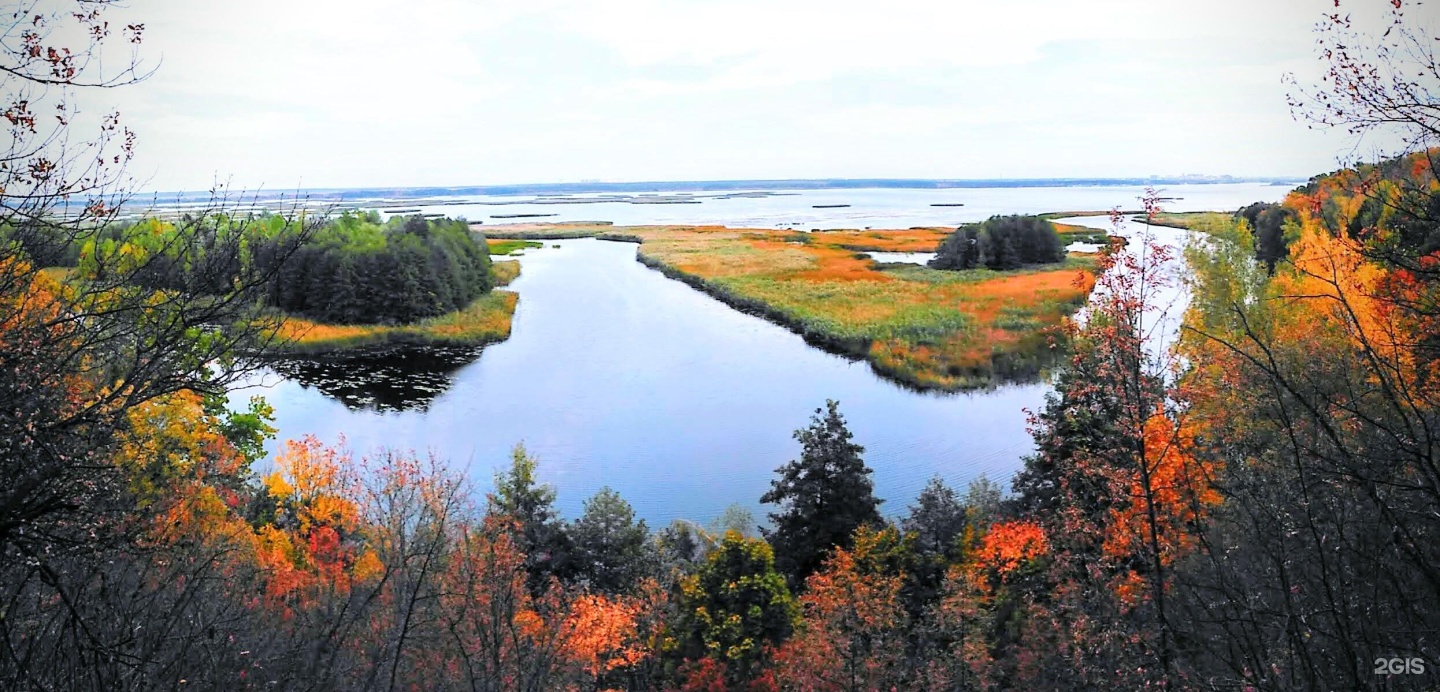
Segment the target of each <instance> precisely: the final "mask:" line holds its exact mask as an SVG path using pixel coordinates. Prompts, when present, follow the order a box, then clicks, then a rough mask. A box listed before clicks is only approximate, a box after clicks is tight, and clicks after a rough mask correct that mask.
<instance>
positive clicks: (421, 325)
mask: <svg viewBox="0 0 1440 692" xmlns="http://www.w3.org/2000/svg"><path fill="white" fill-rule="evenodd" d="M490 273H491V277H492V279H493V281H494V283H495V285H496V286H505V285H507V284H509V283H510V282H511V281H514V280H515V278H516V277H518V276H520V263H519V262H517V261H515V260H504V261H499V262H494V263H492V264H491V266H490ZM519 301H520V296H519V295H517V294H516V293H514V292H512V291H490V292H488V293H485V294H484V295H482V296H480V297H479V298H476V299H475V300H474V301H472V302H471V303H470V304H469V305H468V306H466V307H465V308H464V309H461V310H456V311H453V312H448V313H446V314H444V315H439V316H436V317H429V318H426V319H423V320H419V321H416V322H411V323H409V324H397V325H383V324H325V323H322V322H316V321H313V320H308V319H305V318H303V317H297V316H285V317H282V318H280V320H279V324H278V327H277V328H276V330H275V333H274V336H275V337H276V341H277V343H278V344H279V347H280V349H281V351H282V352H286V353H307V354H314V353H327V352H332V351H342V350H347V349H354V348H369V347H376V346H391V345H397V344H424V345H434V346H480V345H483V344H488V343H494V342H496V341H504V340H505V339H508V338H510V326H511V320H512V319H513V318H514V316H515V308H516V306H517V305H518V304H519Z"/></svg>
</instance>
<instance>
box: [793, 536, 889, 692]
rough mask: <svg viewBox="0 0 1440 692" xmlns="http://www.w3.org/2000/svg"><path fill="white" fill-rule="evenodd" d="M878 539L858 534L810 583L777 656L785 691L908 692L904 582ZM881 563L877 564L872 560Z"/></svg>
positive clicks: (880, 538) (881, 538) (887, 540)
mask: <svg viewBox="0 0 1440 692" xmlns="http://www.w3.org/2000/svg"><path fill="white" fill-rule="evenodd" d="M891 540H893V532H892V536H890V537H886V536H883V535H882V534H881V532H874V531H870V530H868V529H865V528H862V529H861V530H860V532H859V535H858V536H857V538H856V541H855V548H854V550H853V551H850V550H845V549H838V550H836V551H835V554H834V555H832V556H830V557H829V558H828V559H827V560H826V561H825V566H824V567H823V568H822V569H821V570H820V571H818V572H816V573H815V574H813V575H811V576H810V578H809V580H808V584H807V587H806V590H805V593H804V594H803V595H802V596H801V597H800V605H801V607H802V608H803V612H804V617H803V619H802V620H801V623H800V626H799V628H798V629H797V631H796V633H795V635H794V636H793V637H791V638H790V640H789V641H787V642H786V643H785V646H784V647H782V648H781V649H780V651H779V652H778V653H777V654H776V665H775V668H776V671H777V676H778V677H779V679H780V682H781V683H782V684H783V685H784V686H785V687H786V689H798V690H827V691H828V690H836V691H840V690H844V691H846V692H851V691H853V692H863V691H865V690H893V689H909V688H912V687H913V683H914V682H915V681H913V680H911V679H910V676H909V675H908V673H909V669H908V668H907V665H906V664H907V660H906V645H907V635H908V631H909V629H910V619H909V616H908V615H907V613H906V610H905V607H904V604H903V602H902V598H901V592H902V590H903V587H904V583H905V574H904V573H903V572H896V571H894V570H892V569H887V567H888V565H886V564H885V562H886V560H885V557H884V556H883V555H873V554H872V553H873V552H875V551H877V550H878V551H880V552H882V553H883V552H888V551H887V550H886V546H885V545H884V544H885V543H887V542H889V541H891ZM877 557H878V558H880V559H878V560H877V559H875V558H877Z"/></svg>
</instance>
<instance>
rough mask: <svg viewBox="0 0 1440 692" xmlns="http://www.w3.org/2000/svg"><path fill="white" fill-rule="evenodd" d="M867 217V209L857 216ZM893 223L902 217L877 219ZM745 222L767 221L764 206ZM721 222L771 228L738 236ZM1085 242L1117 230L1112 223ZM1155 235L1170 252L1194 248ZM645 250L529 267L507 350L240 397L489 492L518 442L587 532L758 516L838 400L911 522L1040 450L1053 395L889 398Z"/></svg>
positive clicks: (355, 367)
mask: <svg viewBox="0 0 1440 692" xmlns="http://www.w3.org/2000/svg"><path fill="white" fill-rule="evenodd" d="M1187 187H1193V188H1198V189H1196V190H1189V189H1187V190H1183V191H1179V192H1177V191H1176V190H1175V189H1174V188H1172V189H1170V190H1168V191H1167V194H1169V195H1172V196H1180V197H1184V199H1182V200H1178V201H1176V202H1174V203H1172V204H1171V206H1170V208H1171V209H1174V210H1177V211H1182V210H1187V209H1235V208H1239V207H1240V206H1242V205H1244V204H1248V203H1249V202H1253V201H1256V200H1276V199H1279V198H1280V197H1281V196H1282V195H1283V194H1284V192H1285V188H1283V187H1275V186H1264V185H1248V186H1239V185H1237V186H1226V185H1208V186H1187ZM1139 193H1140V190H1139V189H1138V188H1135V189H1131V188H1098V189H1088V188H1048V189H1033V188H1032V189H996V190H976V189H966V190H949V191H947V190H861V191H857V190H839V191H818V192H815V193H809V192H807V193H805V194H803V195H799V196H796V197H775V198H765V199H733V200H720V201H716V202H705V203H703V204H699V205H678V207H679V208H681V209H685V210H687V211H686V212H685V213H691V212H690V210H695V209H703V208H705V207H710V206H711V205H712V204H720V203H721V202H724V203H730V202H738V203H741V204H752V203H753V204H755V205H761V204H771V203H773V201H774V200H796V199H797V198H798V199H801V200H804V199H806V198H808V200H809V201H804V205H805V208H804V209H803V210H800V209H799V208H798V207H799V204H800V202H797V201H787V202H785V204H788V205H790V208H792V210H793V211H795V213H806V214H810V213H814V214H816V215H817V216H816V217H813V218H814V219H815V220H813V222H812V223H813V224H814V225H815V226H816V227H827V228H828V227H840V226H842V225H844V224H845V223H846V222H847V221H852V220H853V219H851V218H850V217H847V216H844V215H846V214H852V213H863V214H878V215H880V216H876V217H874V218H875V219H882V220H884V219H888V222H886V223H884V224H882V225H883V226H886V227H897V226H900V227H904V226H908V225H924V219H931V218H934V217H935V216H936V215H938V214H946V215H950V216H954V217H956V218H955V219H954V220H955V221H956V222H968V221H975V220H980V219H983V218H986V217H987V216H989V215H991V214H994V213H1018V212H1038V211H1048V210H1056V209H1103V208H1106V207H1111V206H1121V207H1126V208H1129V207H1133V206H1135V205H1136V201H1135V198H1136V197H1137V196H1138V195H1139ZM937 196H938V197H943V198H944V199H941V200H939V201H945V200H948V199H950V198H951V197H963V198H964V200H963V201H965V202H966V204H967V206H965V207H958V208H949V207H945V208H934V207H930V206H928V205H929V204H930V201H926V200H931V201H934V199H935V198H937ZM831 197H835V198H843V199H844V200H848V201H851V202H855V203H856V206H855V207H852V208H845V209H829V210H826V209H820V210H814V209H810V207H809V205H810V204H814V203H816V202H814V201H813V200H814V199H817V198H826V199H828V198H831ZM862 199H868V200H872V203H869V204H865V205H861V204H860V203H859V201H860V200H862ZM439 208H441V209H446V211H448V212H450V213H455V212H454V208H446V207H439ZM615 208H620V207H618V206H617V207H615ZM675 208H676V207H672V206H667V205H653V206H652V207H651V209H652V210H654V211H653V214H654V215H653V216H650V217H646V219H645V220H644V221H645V222H649V223H671V222H675V221H674V220H673V217H672V216H666V215H673V214H674V213H675V212H673V211H672V210H673V209H675ZM890 208H893V209H895V210H896V211H894V212H893V214H892V215H891V216H883V214H886V213H889V212H886V211H885V209H890ZM491 209H496V207H491ZM499 209H502V210H504V211H503V212H502V213H511V212H512V211H515V209H514V208H512V207H499ZM715 209H721V207H719V206H716V207H713V208H712V211H714V210H715ZM735 209H741V208H740V207H735ZM556 210H559V211H560V212H563V213H566V214H569V213H571V212H570V211H569V210H571V207H570V206H569V205H564V206H552V207H549V208H548V209H546V211H547V212H550V211H556ZM741 211H745V210H744V209H741ZM821 212H831V213H832V214H831V215H829V216H819V213H821ZM515 213H520V212H519V211H515ZM745 213H746V214H749V215H750V216H746V217H745V218H749V219H751V220H755V219H756V218H758V217H755V216H754V214H756V213H758V212H757V211H756V209H755V208H754V207H751V208H748V211H745ZM784 213H790V212H784ZM577 215H578V216H584V214H577ZM867 218H869V217H867ZM917 219H919V220H920V222H918V223H913V224H912V223H910V222H911V221H916V220H917ZM717 220H723V221H726V222H728V223H732V225H758V224H748V223H742V222H739V221H740V217H725V218H723V219H717ZM871 220H873V219H871ZM640 221H641V220H638V219H631V220H628V221H627V222H640ZM875 223H877V224H878V223H879V221H876V222H875ZM1085 223H1087V224H1090V225H1095V226H1099V227H1104V226H1105V225H1107V224H1108V220H1106V219H1103V218H1094V219H1090V220H1088V221H1086V222H1085ZM877 227H880V226H879V225H877ZM1157 231H1158V232H1159V233H1162V234H1164V238H1165V239H1166V242H1171V243H1178V242H1180V241H1179V239H1180V238H1181V237H1183V235H1184V234H1183V233H1181V232H1178V231H1174V230H1173V229H1157ZM557 246H558V247H557ZM635 251H636V245H634V244H631V243H615V242H605V241H599V240H594V239H581V240H565V241H547V242H546V244H545V246H544V247H543V248H539V249H533V250H528V251H526V252H525V253H524V254H523V255H521V256H519V257H518V259H519V260H520V262H521V265H522V268H523V271H522V274H521V277H520V278H519V279H518V280H517V281H516V282H515V283H514V284H512V286H511V289H512V290H515V291H517V292H518V293H519V294H520V305H519V309H518V311H517V313H516V316H515V323H514V332H513V334H512V336H511V338H510V339H509V340H508V341H505V342H502V343H499V344H494V345H491V346H488V347H486V348H484V349H483V350H473V349H459V350H442V351H423V352H401V353H394V352H391V353H385V354H380V355H366V356H360V357H352V358H348V359H344V360H340V361H328V360H327V361H299V362H296V363H290V364H286V365H285V366H284V367H283V368H280V370H281V371H283V372H284V375H281V374H278V373H276V372H270V373H268V374H266V375H265V376H264V377H263V378H258V379H257V380H256V383H257V384H259V385H262V386H260V387H252V388H250V389H247V390H243V391H238V392H236V397H237V399H238V398H243V397H246V396H248V395H250V394H252V393H260V394H263V395H264V396H266V398H267V399H268V400H269V401H270V403H271V404H272V405H273V406H274V407H275V410H276V415H277V426H278V427H279V429H280V436H281V438H282V439H283V438H287V437H289V438H295V437H300V436H302V435H306V434H314V435H316V436H317V437H318V438H319V439H321V440H322V441H324V442H327V443H335V442H338V441H339V440H340V439H341V438H342V435H343V437H344V439H345V440H346V441H347V442H348V444H349V446H350V447H351V448H352V449H354V450H356V451H357V452H364V451H367V450H373V449H376V448H379V447H382V446H389V447H397V448H401V449H413V450H416V451H417V452H420V453H426V452H433V453H435V454H437V455H440V456H442V457H445V458H447V459H448V460H449V461H450V463H451V464H452V465H453V466H455V467H457V468H459V469H461V470H463V471H464V472H466V473H468V475H469V476H470V477H471V479H472V480H473V481H474V482H475V485H476V487H477V489H479V490H480V491H484V490H488V488H489V486H490V479H491V478H492V477H493V473H494V471H495V470H496V469H497V468H501V467H503V466H504V465H506V464H507V463H508V454H509V450H510V448H511V446H513V445H514V444H515V443H517V442H522V441H523V442H524V443H525V445H526V446H527V447H528V448H529V449H530V450H531V451H532V452H533V453H534V454H536V455H537V456H538V457H539V458H540V460H541V466H540V476H541V477H542V479H543V480H546V481H549V482H552V483H554V484H555V485H556V486H557V488H558V490H559V504H560V507H561V509H562V510H563V511H564V512H565V513H566V515H568V516H571V517H574V516H578V514H579V512H580V506H581V502H582V501H583V500H584V499H585V498H587V497H589V496H590V495H591V494H593V493H594V492H595V491H596V490H598V489H599V488H600V487H602V486H606V485H608V486H610V487H612V488H614V489H615V490H617V491H619V492H620V493H621V494H622V495H623V496H624V497H625V498H626V499H628V500H629V501H630V502H631V503H632V504H633V505H634V506H635V509H636V512H637V514H638V515H639V516H640V517H643V518H645V519H646V520H647V521H648V522H649V523H650V524H651V525H659V524H663V523H665V522H668V521H669V520H670V519H673V518H677V517H685V518H690V519H695V520H699V521H706V520H709V519H710V518H712V517H714V516H716V515H718V514H719V513H720V512H721V511H722V510H723V509H724V508H725V507H726V506H727V505H729V504H731V503H734V502H739V503H742V504H745V505H748V506H750V507H751V508H752V509H755V510H756V511H757V515H760V514H761V513H763V511H764V510H765V508H763V507H761V506H760V505H758V498H759V497H760V495H761V494H762V493H764V492H765V490H766V489H768V487H769V482H770V479H771V478H773V477H774V470H775V468H776V467H778V466H780V465H782V464H784V463H785V462H786V461H788V460H790V459H792V458H794V457H795V456H796V455H797V454H798V452H799V447H798V444H796V443H795V441H794V440H793V439H792V438H791V433H792V431H793V430H794V429H795V428H798V427H801V426H803V425H805V424H806V423H807V421H808V417H809V414H810V412H811V411H812V410H813V409H815V408H816V407H818V406H821V405H822V404H823V403H824V401H825V399H826V398H834V399H838V400H839V401H840V402H841V411H842V412H843V413H844V414H845V416H846V418H847V419H848V420H849V422H850V427H851V430H852V431H853V432H854V433H855V437H856V441H857V442H859V443H860V444H863V445H865V446H866V448H867V451H866V454H865V458H866V461H867V462H868V464H869V465H870V466H871V467H872V468H873V469H874V470H875V473H874V476H873V477H874V480H875V488H876V492H877V494H878V495H879V496H880V497H882V498H885V499H886V500H887V503H886V504H885V505H884V506H883V507H882V509H883V510H884V511H886V513H887V514H896V513H900V512H903V511H904V510H905V507H906V505H907V504H908V503H909V502H911V501H913V499H914V497H915V495H916V494H917V493H918V492H919V490H920V488H922V487H923V486H924V484H925V482H926V480H927V479H929V478H930V477H931V476H932V475H935V474H940V475H942V476H943V477H944V478H945V479H946V481H947V482H948V483H950V484H951V485H952V487H956V488H963V487H964V486H965V485H966V484H967V483H968V482H969V481H970V480H971V479H972V478H974V477H976V476H978V475H980V474H982V473H984V474H986V475H988V476H989V477H990V478H992V479H994V480H996V481H997V482H1002V483H1005V482H1006V481H1008V479H1009V477H1010V475H1011V474H1013V473H1014V472H1015V471H1016V470H1017V469H1018V468H1019V465H1020V459H1021V457H1022V456H1023V455H1025V454H1026V453H1028V452H1030V451H1031V450H1032V442H1031V439H1030V437H1029V435H1028V434H1027V432H1026V413H1025V411H1026V409H1030V410H1037V409H1038V408H1039V407H1040V406H1042V405H1043V401H1044V395H1045V392H1046V391H1047V390H1048V386H1047V385H1045V384H1044V383H1038V382H1037V383H1034V384H1028V385H1011V386H1003V387H999V388H996V389H992V390H986V391H978V392H971V393H961V394H937V393H917V392H914V391H911V390H908V389H906V388H904V387H901V386H898V385H896V384H893V383H891V382H888V381H886V380H883V379H881V378H880V377H878V376H876V375H875V374H874V373H873V372H872V371H871V369H870V367H869V365H868V364H866V363H864V362H856V361H850V360H847V359H845V358H842V357H839V356H835V355H831V354H827V353H824V352H822V351H819V350H817V349H815V348H812V347H810V346H807V345H806V344H805V343H804V342H803V341H802V340H801V339H800V337H799V336H797V335H795V334H793V333H791V332H789V331H787V330H785V329H783V328H781V327H778V326H775V325H773V324H770V323H768V322H765V321H764V320H761V319H759V318H755V317H751V316H749V315H745V314H741V313H739V312H736V311H735V310H732V309H730V308H729V307H727V306H725V305H723V304H721V303H720V302H718V301H716V300H714V299H712V298H710V297H708V296H706V295H704V294H701V293H699V292H697V291H695V290H693V289H691V288H689V287H688V286H686V285H684V284H682V283H680V282H678V281H672V280H670V279H666V278H665V277H663V276H662V275H661V274H659V273H658V272H655V271H653V270H650V269H647V268H646V267H644V266H643V265H641V264H640V263H638V262H636V261H635V259H634V257H635ZM869 254H871V255H872V256H876V258H877V259H880V257H879V256H885V255H886V254H887V253H869ZM905 254H909V253H905ZM916 254H921V255H924V254H928V253H916ZM912 259H913V258H912ZM887 261H889V260H887ZM1177 314H1178V311H1177ZM273 447H274V445H272V449H273Z"/></svg>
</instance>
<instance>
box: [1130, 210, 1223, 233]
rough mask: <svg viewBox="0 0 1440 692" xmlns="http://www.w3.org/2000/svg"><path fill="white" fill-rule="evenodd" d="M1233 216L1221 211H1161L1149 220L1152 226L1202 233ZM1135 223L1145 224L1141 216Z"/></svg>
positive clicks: (1136, 218) (1135, 219)
mask: <svg viewBox="0 0 1440 692" xmlns="http://www.w3.org/2000/svg"><path fill="white" fill-rule="evenodd" d="M1234 216H1235V215H1234V214H1231V213H1229V212H1223V211H1184V212H1168V211H1162V212H1160V213H1159V214H1156V215H1155V218H1153V219H1150V224H1151V225H1152V226H1168V227H1170V228H1183V229H1186V230H1191V231H1203V230H1205V229H1207V228H1214V227H1215V226H1214V224H1216V223H1217V222H1219V223H1221V224H1222V225H1223V224H1224V223H1228V222H1229V221H1231V220H1232V219H1233V218H1234ZM1134 221H1135V222H1136V223H1145V217H1144V216H1143V215H1141V216H1137V217H1135V218H1134Z"/></svg>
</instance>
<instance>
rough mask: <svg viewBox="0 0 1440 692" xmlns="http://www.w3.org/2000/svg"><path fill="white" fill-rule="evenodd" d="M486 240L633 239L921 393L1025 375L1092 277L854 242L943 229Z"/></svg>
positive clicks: (606, 229) (925, 237)
mask: <svg viewBox="0 0 1440 692" xmlns="http://www.w3.org/2000/svg"><path fill="white" fill-rule="evenodd" d="M484 230H485V234H486V237H487V238H490V239H501V238H527V239H540V238H551V237H557V236H551V235H549V233H552V232H553V233H556V234H561V235H559V236H558V237H567V238H573V237H585V236H590V237H597V238H601V239H607V238H608V239H616V240H627V241H632V242H640V243H641V245H640V248H639V252H638V254H637V259H638V260H639V261H640V262H642V263H644V264H645V265H646V266H649V267H652V268H654V269H656V270H658V271H660V272H662V273H664V274H665V275H666V276H669V277H671V278H674V279H677V280H680V281H684V282H685V283H687V284H690V285H691V286H694V287H696V288H698V289H700V290H702V291H704V292H706V293H708V294H710V295H712V296H714V297H716V298H718V299H720V300H721V301H724V302H725V303H727V304H729V305H730V306H732V307H734V308H736V309H739V310H742V311H745V312H748V313H751V314H755V315H759V316H762V317H764V318H766V319H769V320H771V321H773V322H775V323H777V324H781V325H783V326H785V327H787V328H789V329H791V330H793V331H795V332H797V333H799V334H800V335H802V336H803V337H804V338H805V340H806V341H807V342H809V343H811V344H813V345H816V346H819V347H822V348H824V349H826V350H829V351H832V352H836V353H841V354H845V355H848V356H851V357H855V358H864V359H866V360H867V361H869V362H870V364H871V365H872V366H873V367H874V368H875V370H876V371H878V372H880V373H881V374H883V375H885V376H887V377H890V378H892V379H894V380H897V381H900V382H902V383H905V384H907V385H909V386H913V387H917V388H921V389H946V390H955V389H964V388H974V387H983V386H988V385H990V384H993V383H996V382H1000V381H1006V380H1010V379H1018V378H1023V377H1025V376H1029V375H1033V374H1034V373H1036V372H1037V371H1039V370H1040V369H1042V368H1043V367H1044V366H1045V364H1046V363H1047V362H1048V361H1049V359H1050V357H1051V355H1052V353H1053V352H1052V351H1051V350H1050V349H1049V348H1048V340H1049V339H1048V337H1049V335H1050V333H1052V331H1053V330H1052V328H1053V327H1055V326H1057V325H1059V324H1060V323H1061V321H1062V320H1063V319H1064V318H1065V316H1067V315H1069V314H1071V313H1072V312H1074V311H1075V310H1076V309H1077V308H1078V307H1079V306H1080V305H1082V304H1083V303H1084V302H1085V300H1086V297H1087V296H1088V295H1089V292H1090V289H1091V287H1092V286H1093V284H1094V276H1093V273H1092V267H1093V260H1091V259H1089V258H1085V257H1081V256H1071V257H1068V258H1067V259H1066V260H1065V261H1064V262H1062V263H1060V264H1054V265H1044V266H1043V267H1031V268H1022V269H1018V270H1014V271H1006V272H996V271H990V270H986V269H974V270H965V271H942V270H937V269H930V268H927V267H922V266H918V265H908V264H882V263H877V262H875V261H874V260H872V259H870V258H869V257H867V256H865V255H864V254H862V253H860V252H858V251H857V248H864V249H873V250H874V251H881V250H885V251H902V252H927V251H933V250H935V249H936V247H937V246H938V245H939V243H940V241H941V240H943V239H944V238H945V236H946V235H948V233H949V231H950V229H928V228H927V229H909V230H896V231H823V232H814V233H802V232H794V231H776V230H765V229H733V228H726V227H722V226H636V227H625V228H616V227H612V226H600V225H595V226H583V225H577V224H568V225H563V226H562V225H556V226H545V225H543V224H527V225H513V226H505V227H495V226H487V227H486V228H485V229H484Z"/></svg>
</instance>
